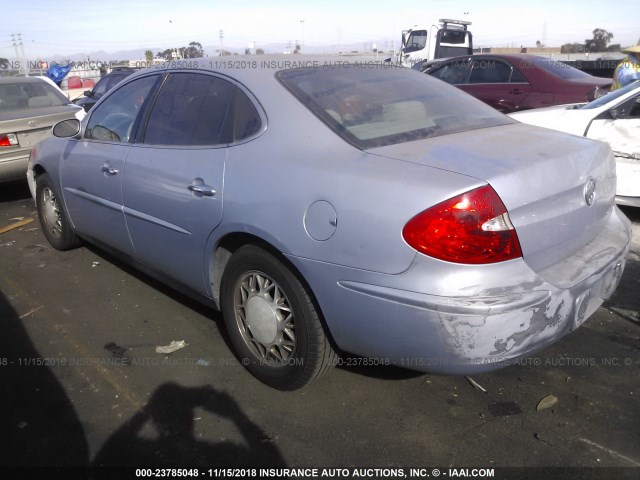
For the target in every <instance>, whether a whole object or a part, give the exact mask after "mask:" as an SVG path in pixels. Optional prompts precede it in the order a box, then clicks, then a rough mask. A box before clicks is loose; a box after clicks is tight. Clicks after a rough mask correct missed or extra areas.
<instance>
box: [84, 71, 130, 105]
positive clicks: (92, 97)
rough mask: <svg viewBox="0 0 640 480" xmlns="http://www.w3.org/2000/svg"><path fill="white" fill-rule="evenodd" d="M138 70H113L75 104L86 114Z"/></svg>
mask: <svg viewBox="0 0 640 480" xmlns="http://www.w3.org/2000/svg"><path fill="white" fill-rule="evenodd" d="M136 70H137V69H136V68H129V67H119V68H115V69H113V70H112V71H111V72H109V73H107V74H106V75H105V76H104V77H102V78H101V79H100V80H99V81H98V83H96V85H95V86H94V87H93V88H92V89H91V90H87V91H86V92H84V97H80V98H78V99H76V100H74V101H73V102H74V103H75V104H76V105H79V106H81V107H82V108H84V111H85V112H88V111H89V110H90V109H91V107H93V106H94V105H95V103H96V102H97V101H98V100H100V98H101V97H102V96H103V95H104V94H105V93H107V92H108V91H109V90H111V89H112V88H113V87H115V86H116V85H117V84H118V83H120V82H121V81H122V80H123V79H125V78H127V77H128V76H129V75H131V74H132V73H133V72H135V71H136Z"/></svg>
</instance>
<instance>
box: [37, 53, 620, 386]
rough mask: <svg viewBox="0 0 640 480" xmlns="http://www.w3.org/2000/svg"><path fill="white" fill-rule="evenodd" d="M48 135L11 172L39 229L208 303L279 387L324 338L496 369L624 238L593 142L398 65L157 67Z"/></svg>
mask: <svg viewBox="0 0 640 480" xmlns="http://www.w3.org/2000/svg"><path fill="white" fill-rule="evenodd" d="M285 58H286V57H285ZM301 58H304V57H301ZM311 58H313V57H311ZM54 135H56V136H57V137H59V138H51V139H48V140H46V141H44V142H43V143H41V144H40V145H39V146H38V147H37V148H36V149H35V151H34V152H33V154H32V157H31V161H30V165H29V172H28V177H29V182H30V187H31V190H32V193H33V196H34V198H35V201H36V204H37V207H38V212H39V216H40V221H41V224H42V228H43V230H44V233H45V235H46V236H47V238H48V240H49V241H50V242H51V244H52V245H53V246H54V247H55V248H57V249H60V250H65V249H68V248H72V247H74V246H76V245H78V239H79V238H83V239H86V240H88V241H89V242H92V243H95V244H97V245H100V246H102V247H104V248H106V249H108V250H109V251H115V252H117V253H118V254H119V255H121V256H123V257H125V258H127V259H128V260H129V261H131V262H132V263H134V264H136V265H138V266H140V267H141V268H142V269H143V270H144V271H146V272H148V273H151V274H152V275H154V276H156V277H158V278H161V279H163V280H165V281H167V282H168V283H170V284H172V285H174V286H176V287H178V288H181V289H182V290H186V291H189V292H191V293H192V294H195V295H197V296H198V297H199V298H200V299H201V300H203V301H204V302H206V303H208V304H211V305H213V306H214V307H216V308H218V309H220V310H221V312H222V316H223V318H224V322H225V324H226V328H227V330H228V333H229V336H230V339H231V342H232V344H233V346H234V348H235V350H236V353H237V355H238V356H239V357H240V358H242V359H243V364H245V365H246V366H247V368H248V370H249V371H250V372H251V373H252V374H253V375H255V376H256V377H257V378H259V379H260V380H262V381H263V382H265V383H267V384H268V385H271V386H272V387H275V388H279V389H283V390H288V389H296V388H300V387H302V386H303V385H305V384H307V383H309V382H311V381H313V380H315V379H316V378H318V377H319V376H320V375H322V374H323V373H324V372H326V371H327V370H328V369H329V368H330V367H331V366H333V365H335V364H336V363H338V357H337V354H339V353H342V352H348V353H351V354H355V355H359V356H362V357H366V358H371V359H372V362H371V364H376V363H379V364H387V363H390V364H395V365H400V366H404V367H406V368H411V369H416V370H422V371H431V372H441V373H449V374H471V373H474V372H482V371H487V370H491V369H496V368H499V367H502V366H505V365H508V364H511V363H513V362H515V361H517V360H518V359H521V358H523V357H526V356H528V355H531V354H532V353H533V352H535V351H537V350H540V349H542V348H544V347H545V346H548V345H550V344H551V343H553V342H555V341H556V340H558V339H560V338H561V337H563V336H564V335H565V334H567V333H569V332H570V331H572V330H574V329H576V328H577V327H578V326H579V325H581V324H582V323H583V322H584V321H585V320H586V319H587V318H588V317H589V316H590V315H591V314H593V313H594V311H595V310H596V309H597V308H598V307H599V306H600V305H601V303H602V302H603V300H604V299H606V298H608V297H609V296H610V295H611V294H612V293H613V291H614V290H615V288H616V286H617V284H618V282H619V279H620V277H621V275H622V271H623V268H624V265H625V261H626V258H627V255H628V251H629V243H630V224H629V222H628V220H627V219H626V218H625V217H624V215H622V214H621V213H620V211H619V210H618V208H617V207H616V206H615V204H614V197H615V185H616V177H615V166H614V159H613V156H612V153H611V149H610V148H609V147H608V146H607V145H606V144H604V143H601V142H594V141H591V140H588V139H584V138H578V137H575V136H570V135H566V134H563V133H559V132H553V131H549V130H546V129H541V128H537V127H532V126H527V125H523V124H520V123H517V122H515V121H513V120H511V119H510V118H508V117H506V116H504V115H502V114H500V113H498V112H496V111H495V110H494V109H492V108H491V107H489V106H487V105H485V104H483V103H482V102H480V101H479V100H476V99H474V98H472V97H471V96H469V95H467V94H465V93H463V92H461V91H459V90H458V89H456V88H455V87H451V86H449V85H446V84H444V83H443V82H440V81H438V80H435V79H432V78H430V77H428V76H426V75H423V74H420V73H418V72H415V71H411V70H407V69H401V68H393V67H390V66H383V65H374V64H370V63H368V64H353V63H352V64H346V63H344V62H340V63H332V62H331V61H326V62H325V61H322V60H317V59H314V60H300V61H299V62H292V61H290V60H289V59H286V60H283V59H282V58H269V57H264V59H260V61H253V60H251V61H248V62H244V65H240V64H237V65H236V64H235V63H234V62H217V61H216V60H211V59H199V60H193V61H189V62H170V63H169V64H166V65H161V66H159V67H158V68H155V69H150V70H144V71H140V72H137V73H136V74H134V75H132V76H130V77H128V78H127V79H126V80H124V81H123V82H122V83H121V84H120V85H119V86H118V87H116V88H115V89H114V90H112V91H111V92H109V93H108V94H107V95H106V96H105V97H103V98H102V99H101V100H100V101H99V102H98V103H97V104H96V105H95V107H94V108H93V109H92V110H91V112H90V113H89V115H88V117H87V118H86V119H85V120H84V121H83V122H82V123H81V124H80V123H79V122H74V121H66V122H62V123H60V124H58V125H57V126H56V127H55V128H54Z"/></svg>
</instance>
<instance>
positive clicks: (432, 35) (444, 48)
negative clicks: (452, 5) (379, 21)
mask: <svg viewBox="0 0 640 480" xmlns="http://www.w3.org/2000/svg"><path fill="white" fill-rule="evenodd" d="M469 25H471V22H468V21H466V20H452V19H450V18H441V19H440V20H439V25H431V26H430V27H429V28H421V27H418V26H415V27H413V28H412V29H409V30H403V31H402V45H401V47H400V52H399V55H398V58H397V62H398V63H399V64H400V65H403V66H405V67H409V68H411V67H413V66H414V65H415V64H416V63H418V62H421V61H426V60H435V59H437V58H447V57H455V56H457V55H472V54H473V35H471V32H470V31H469Z"/></svg>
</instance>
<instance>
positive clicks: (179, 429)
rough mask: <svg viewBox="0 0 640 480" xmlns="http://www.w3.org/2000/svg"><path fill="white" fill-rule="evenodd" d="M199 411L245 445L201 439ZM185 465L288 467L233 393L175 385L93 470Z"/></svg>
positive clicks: (118, 435)
mask: <svg viewBox="0 0 640 480" xmlns="http://www.w3.org/2000/svg"><path fill="white" fill-rule="evenodd" d="M196 408H201V409H203V410H204V411H205V412H207V413H211V414H213V415H217V416H218V417H220V419H221V420H226V421H230V422H231V423H232V424H233V426H234V427H235V429H236V430H237V431H238V432H239V433H240V435H241V437H242V440H241V442H234V441H231V440H223V441H221V442H216V443H211V442H207V441H203V440H199V439H198V438H196V435H195V431H194V427H195V417H196V416H197V412H196V411H195V409H196ZM185 465H188V466H190V467H207V468H212V467H220V466H226V467H233V468H247V467H252V468H254V467H276V468H277V467H283V466H285V462H284V459H283V458H282V455H281V453H280V450H279V449H278V448H277V446H276V445H275V444H274V443H273V440H272V439H271V438H269V436H268V435H267V434H266V433H265V432H264V431H263V430H262V429H260V427H258V426H257V425H255V424H254V423H253V422H252V421H251V420H249V418H248V417H247V416H246V415H245V413H244V412H243V411H242V410H241V408H240V407H239V405H238V404H237V403H236V401H235V400H234V399H233V398H232V397H230V396H229V395H228V394H226V393H224V392H219V391H217V390H216V389H214V388H213V387H210V386H204V387H195V388H188V387H182V386H180V385H177V384H175V383H165V384H163V385H161V386H160V387H158V388H157V389H156V391H155V392H154V393H153V395H152V396H151V399H150V400H149V403H148V404H147V405H146V406H145V407H143V408H142V409H141V410H140V411H138V412H137V413H136V414H134V415H133V417H131V419H130V420H128V421H127V422H126V423H125V424H124V425H122V426H121V427H120V428H119V429H118V430H117V431H116V432H115V433H114V434H113V435H112V436H111V437H110V438H109V439H108V440H107V442H106V443H105V444H104V446H103V447H102V449H101V450H100V451H99V452H98V454H97V455H96V458H95V459H94V461H93V466H94V467H136V468H141V467H145V468H146V467H176V466H185ZM98 471H100V469H99V468H98ZM107 471H108V470H107Z"/></svg>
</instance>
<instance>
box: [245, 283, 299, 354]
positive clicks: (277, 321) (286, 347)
mask: <svg viewBox="0 0 640 480" xmlns="http://www.w3.org/2000/svg"><path fill="white" fill-rule="evenodd" d="M234 307H235V312H236V322H237V324H238V329H239V330H240V334H241V335H242V339H243V340H244V342H245V344H246V345H247V346H248V347H249V349H250V350H251V352H252V353H253V354H254V355H255V356H256V357H257V358H258V359H259V360H261V361H264V362H270V363H274V364H277V363H279V362H281V361H282V360H286V359H288V358H289V357H290V356H291V355H292V354H293V352H294V350H295V347H296V337H295V322H294V316H293V313H292V312H291V306H290V304H289V300H288V299H287V297H286V295H285V294H284V292H283V291H282V289H281V288H280V286H279V285H278V284H277V283H276V282H275V281H274V280H273V279H272V278H271V277H269V276H268V275H266V274H264V273H262V272H248V273H246V274H245V275H244V276H243V277H242V278H241V279H240V281H239V282H238V284H237V287H236V291H235V298H234Z"/></svg>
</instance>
